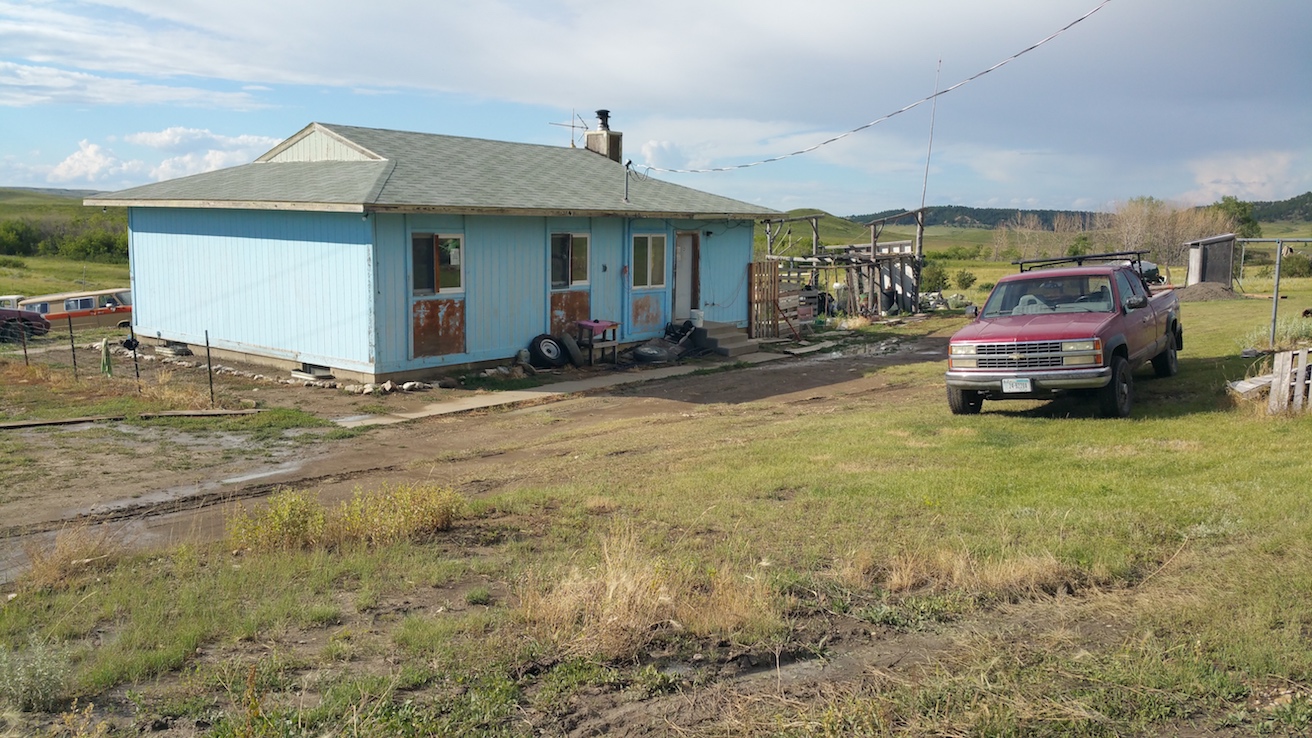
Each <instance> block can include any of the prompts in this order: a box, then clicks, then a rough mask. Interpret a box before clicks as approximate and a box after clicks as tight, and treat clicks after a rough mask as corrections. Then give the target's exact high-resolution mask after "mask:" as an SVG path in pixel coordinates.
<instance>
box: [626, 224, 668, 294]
mask: <svg viewBox="0 0 1312 738" xmlns="http://www.w3.org/2000/svg"><path fill="white" fill-rule="evenodd" d="M633 286H634V287H664V286H665V236H634V237H633Z"/></svg>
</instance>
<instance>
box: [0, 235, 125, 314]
mask: <svg viewBox="0 0 1312 738" xmlns="http://www.w3.org/2000/svg"><path fill="white" fill-rule="evenodd" d="M0 219H3V218H2V217H0ZM11 258H16V259H19V260H20V261H21V262H22V263H23V267H21V268H16V267H13V266H2V265H0V284H3V285H4V289H3V292H4V294H6V295H26V296H28V297H35V296H37V295H47V294H53V293H56V292H75V291H80V290H97V289H109V288H111V287H123V286H126V285H128V284H129V282H128V265H127V264H100V263H95V262H87V261H74V260H72V259H61V258H59V257H55V256H20V257H11Z"/></svg>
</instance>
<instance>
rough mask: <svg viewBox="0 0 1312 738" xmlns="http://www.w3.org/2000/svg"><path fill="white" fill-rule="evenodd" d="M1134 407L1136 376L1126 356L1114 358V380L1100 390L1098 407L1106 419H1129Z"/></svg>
mask: <svg viewBox="0 0 1312 738" xmlns="http://www.w3.org/2000/svg"><path fill="white" fill-rule="evenodd" d="M1133 406H1134V375H1133V374H1131V372H1130V362H1129V361H1127V360H1126V359H1125V357H1124V356H1119V355H1118V356H1113V357H1112V378H1111V381H1110V382H1108V383H1107V386H1106V387H1103V388H1102V389H1101V390H1098V407H1099V409H1100V410H1101V411H1102V414H1103V417H1106V418H1128V417H1129V416H1130V409H1131V408H1132V407H1133Z"/></svg>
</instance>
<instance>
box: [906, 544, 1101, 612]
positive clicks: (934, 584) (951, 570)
mask: <svg viewBox="0 0 1312 738" xmlns="http://www.w3.org/2000/svg"><path fill="white" fill-rule="evenodd" d="M1078 578H1079V572H1077V571H1076V570H1074V569H1073V568H1071V567H1069V566H1067V565H1066V564H1063V563H1061V562H1060V561H1058V560H1057V557H1056V556H1054V555H1052V553H1050V552H1046V551H1045V552H1041V553H1035V554H1017V555H1015V556H1008V557H1005V558H985V559H981V558H979V557H978V556H975V555H974V554H972V553H970V552H969V551H952V550H948V549H932V550H923V549H922V550H914V551H902V552H900V553H898V554H897V555H895V556H894V557H893V558H892V560H891V561H889V563H888V568H887V572H886V575H885V579H884V587H885V588H886V589H888V591H890V592H910V591H913V590H921V589H930V590H932V591H938V592H947V591H964V592H973V593H978V594H985V595H991V596H994V597H999V598H1001V599H1007V600H1010V599H1016V598H1022V597H1032V596H1035V595H1040V594H1052V593H1054V592H1058V591H1064V590H1066V589H1069V588H1070V586H1071V583H1072V582H1074V581H1076V580H1077V579H1078Z"/></svg>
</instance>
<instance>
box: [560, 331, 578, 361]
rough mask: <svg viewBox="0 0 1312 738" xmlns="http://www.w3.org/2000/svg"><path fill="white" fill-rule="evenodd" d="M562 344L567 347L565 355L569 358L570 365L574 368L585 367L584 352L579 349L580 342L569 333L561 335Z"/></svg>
mask: <svg viewBox="0 0 1312 738" xmlns="http://www.w3.org/2000/svg"><path fill="white" fill-rule="evenodd" d="M560 343H561V345H562V346H564V347H565V353H566V355H568V356H569V363H571V364H573V365H574V366H583V351H582V350H581V349H579V342H578V341H575V340H574V337H573V336H571V335H570V334H568V333H562V334H560Z"/></svg>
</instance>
